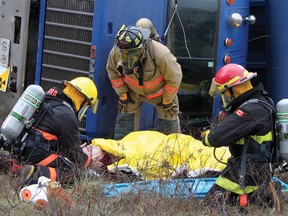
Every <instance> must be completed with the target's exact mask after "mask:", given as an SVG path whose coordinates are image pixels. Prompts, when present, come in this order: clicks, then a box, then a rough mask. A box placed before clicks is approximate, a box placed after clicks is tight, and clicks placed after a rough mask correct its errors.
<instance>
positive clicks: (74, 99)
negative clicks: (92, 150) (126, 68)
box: [6, 77, 98, 186]
mask: <svg viewBox="0 0 288 216" xmlns="http://www.w3.org/2000/svg"><path fill="white" fill-rule="evenodd" d="M63 84H64V87H65V88H64V90H63V91H62V90H60V89H59V88H56V87H54V88H51V89H50V90H49V91H47V93H46V94H45V97H44V100H43V102H42V105H41V106H40V108H39V112H38V114H37V116H36V117H35V121H34V123H33V125H32V127H31V128H29V129H27V130H28V131H27V130H26V131H23V132H22V133H21V135H20V136H22V135H23V134H24V133H26V132H27V134H28V135H27V136H26V137H24V136H23V137H20V138H21V139H23V140H22V141H23V142H22V143H25V145H24V149H19V148H20V147H21V146H22V144H21V145H20V146H19V143H12V144H11V148H10V149H6V150H8V151H10V152H11V153H12V156H13V157H14V159H16V160H17V162H18V164H21V165H20V166H19V167H18V168H20V169H19V170H20V171H19V172H18V174H20V177H19V178H20V180H19V179H17V178H16V180H17V182H18V184H19V185H21V186H24V185H29V184H34V183H37V180H38V177H40V176H45V177H48V178H50V179H51V180H57V181H59V182H60V183H61V184H62V185H66V184H70V183H73V181H74V180H75V177H77V176H78V174H79V171H80V170H84V169H87V168H89V167H90V166H93V162H92V160H91V157H90V156H89V155H87V154H85V153H84V152H83V150H82V148H81V139H80V132H79V121H81V119H82V118H83V116H84V114H85V113H86V111H87V109H88V108H90V109H91V110H92V112H93V113H96V110H97V105H98V99H97V95H98V94H97V88H96V86H95V84H94V82H93V80H91V79H90V78H88V77H77V78H75V79H73V80H71V81H66V80H65V81H63ZM6 146H8V145H6ZM27 164H28V165H27ZM12 171H13V170H12Z"/></svg>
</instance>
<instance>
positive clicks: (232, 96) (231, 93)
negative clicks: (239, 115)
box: [229, 88, 235, 98]
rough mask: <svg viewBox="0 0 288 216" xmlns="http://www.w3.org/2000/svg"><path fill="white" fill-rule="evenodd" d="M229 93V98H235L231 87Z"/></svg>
mask: <svg viewBox="0 0 288 216" xmlns="http://www.w3.org/2000/svg"><path fill="white" fill-rule="evenodd" d="M229 93H230V95H231V98H235V96H234V92H233V90H232V88H229Z"/></svg>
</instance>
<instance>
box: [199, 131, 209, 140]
mask: <svg viewBox="0 0 288 216" xmlns="http://www.w3.org/2000/svg"><path fill="white" fill-rule="evenodd" d="M208 131H210V129H207V130H204V131H203V132H202V133H201V135H200V137H201V139H204V138H205V136H206V134H207V133H208Z"/></svg>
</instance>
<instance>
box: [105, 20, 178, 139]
mask: <svg viewBox="0 0 288 216" xmlns="http://www.w3.org/2000/svg"><path fill="white" fill-rule="evenodd" d="M150 33H151V32H150V30H149V29H147V28H139V27H135V26H128V27H126V28H125V26H124V27H123V28H121V29H120V31H119V32H118V34H117V35H116V37H115V43H114V46H113V48H112V50H111V51H110V54H109V57H108V61H107V65H106V68H107V71H108V76H109V78H110V81H111V83H112V87H113V88H114V90H115V92H116V93H117V95H119V100H118V105H119V113H118V116H117V119H116V127H115V132H114V139H117V140H118V139H122V138H123V137H124V136H126V135H127V134H129V133H130V132H132V131H136V130H138V129H139V124H138V123H139V122H137V121H135V126H134V117H135V119H138V117H139V112H138V111H139V110H140V109H141V107H142V104H143V103H149V104H151V105H152V106H154V107H155V108H156V112H157V115H158V120H159V121H158V122H159V124H158V130H159V131H160V132H162V133H165V134H170V133H178V132H180V126H179V117H178V112H179V106H178V98H177V92H178V89H179V85H180V83H181V80H182V70H181V67H180V65H179V64H178V62H177V59H176V58H175V56H174V55H173V54H172V53H171V52H170V50H169V49H168V48H167V47H166V46H164V45H162V44H161V43H159V42H156V41H155V40H152V39H151V38H150ZM135 115H136V116H135Z"/></svg>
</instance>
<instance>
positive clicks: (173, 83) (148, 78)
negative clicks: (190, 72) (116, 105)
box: [106, 40, 182, 101]
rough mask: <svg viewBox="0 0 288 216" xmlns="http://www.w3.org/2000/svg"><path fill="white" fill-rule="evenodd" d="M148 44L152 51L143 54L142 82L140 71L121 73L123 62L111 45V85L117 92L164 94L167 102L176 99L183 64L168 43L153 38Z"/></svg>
mask: <svg viewBox="0 0 288 216" xmlns="http://www.w3.org/2000/svg"><path fill="white" fill-rule="evenodd" d="M147 43H149V44H148V45H147V47H148V49H149V50H148V51H146V53H145V54H144V55H145V57H144V58H145V63H144V65H143V67H144V68H143V70H144V83H143V85H139V79H138V76H139V75H138V73H137V72H135V73H134V74H121V73H120V72H119V71H118V69H117V68H119V66H120V67H121V62H120V60H119V56H118V54H117V52H115V50H114V48H112V50H111V51H110V54H109V57H108V61H107V66H106V68H107V71H108V76H109V78H110V80H111V83H112V87H113V88H114V89H115V91H116V93H117V94H118V95H120V94H122V93H124V92H128V90H129V89H130V90H132V91H134V92H135V93H136V94H138V95H141V96H144V97H146V98H155V97H159V96H163V98H164V99H166V100H168V101H170V100H173V99H174V97H175V95H176V94H177V92H178V88H179V86H180V83H181V80H182V70H181V66H180V65H179V64H178V63H177V60H176V57H175V56H174V55H173V54H172V53H171V52H170V50H169V49H168V48H167V47H166V46H164V45H162V44H161V43H159V42H156V41H154V40H150V41H148V42H147Z"/></svg>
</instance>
